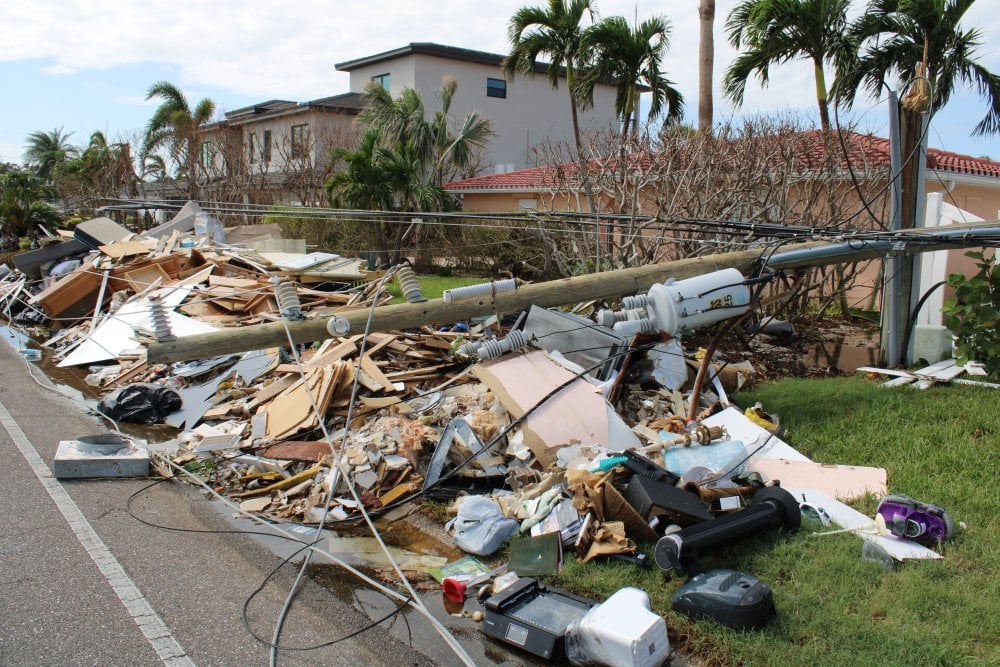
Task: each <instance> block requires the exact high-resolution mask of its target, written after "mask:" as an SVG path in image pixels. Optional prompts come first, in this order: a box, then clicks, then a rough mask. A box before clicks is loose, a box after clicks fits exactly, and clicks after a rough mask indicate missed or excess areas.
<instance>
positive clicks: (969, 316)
mask: <svg viewBox="0 0 1000 667" xmlns="http://www.w3.org/2000/svg"><path fill="white" fill-rule="evenodd" d="M965 255H966V257H971V258H973V259H975V260H976V266H978V267H979V271H978V272H977V273H976V274H975V275H973V276H972V277H969V278H966V277H965V276H964V275H962V274H961V273H952V274H951V275H949V276H948V285H950V286H951V287H953V288H954V289H955V296H953V297H950V298H948V299H946V300H945V302H944V308H943V309H942V310H943V312H944V316H945V321H944V323H945V326H947V327H948V328H949V329H951V332H952V333H953V334H955V337H956V339H957V341H956V346H955V351H956V353H957V355H958V363H959V364H964V363H966V362H967V361H969V360H970V359H975V360H976V361H979V362H981V363H982V364H983V365H985V366H986V370H987V371H988V372H989V374H990V375H992V376H997V375H998V374H1000V328H998V327H997V325H998V324H1000V270H998V269H997V266H996V263H995V261H994V257H995V252H994V254H992V255H990V256H989V257H987V256H986V255H985V254H984V253H982V252H979V251H973V252H967V253H965Z"/></svg>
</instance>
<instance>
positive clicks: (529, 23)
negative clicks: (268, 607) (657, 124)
mask: <svg viewBox="0 0 1000 667" xmlns="http://www.w3.org/2000/svg"><path fill="white" fill-rule="evenodd" d="M585 14H586V15H589V16H590V19H591V21H593V19H594V17H595V15H596V11H595V9H594V6H593V3H592V2H591V0H549V4H548V7H547V8H546V7H521V8H520V9H518V10H517V11H516V12H515V13H514V15H513V16H512V17H511V18H510V22H509V24H508V29H507V36H508V37H509V38H510V54H509V55H508V56H507V57H506V58H504V59H503V62H502V63H501V69H502V70H503V73H504V75H505V76H506V77H507V78H508V79H510V80H512V81H513V79H514V76H515V75H516V74H518V73H521V74H526V75H528V76H534V75H535V67H536V65H537V63H538V57H539V56H545V57H546V58H548V60H549V66H548V68H547V69H546V72H545V73H546V76H547V77H548V79H549V85H551V86H552V88H553V89H556V88H558V87H559V78H560V76H561V75H562V73H563V72H564V71H565V74H566V90H567V91H568V93H569V109H570V116H571V119H572V121H573V140H574V142H575V145H576V155H577V161H578V163H579V169H580V180H581V181H582V182H583V187H584V190H585V191H586V193H587V199H588V201H589V202H590V209H591V211H592V212H594V211H596V210H597V208H596V206H595V204H594V197H593V194H592V192H591V187H590V178H589V169H588V166H587V159H586V156H585V155H584V153H583V141H582V139H581V138H580V121H579V118H578V109H579V107H580V106H581V105H583V106H584V107H586V106H588V105H589V104H590V100H589V99H587V98H582V99H581V97H580V92H579V90H578V87H577V85H576V72H577V66H578V65H580V64H583V63H585V62H586V61H587V57H586V55H587V54H586V53H585V52H584V51H583V50H581V48H580V40H581V39H582V37H583V29H582V28H581V27H580V24H581V23H582V22H583V19H584V15H585Z"/></svg>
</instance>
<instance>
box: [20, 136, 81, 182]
mask: <svg viewBox="0 0 1000 667" xmlns="http://www.w3.org/2000/svg"><path fill="white" fill-rule="evenodd" d="M71 136H73V133H72V132H69V133H64V132H63V129H62V128H61V127H57V128H56V129H54V130H52V131H51V132H41V131H39V132H32V133H31V134H29V135H28V139H27V142H28V144H27V148H25V150H24V163H25V165H26V166H27V167H28V168H29V169H31V170H32V171H33V172H34V173H35V174H37V175H38V177H39V178H41V179H42V180H43V181H45V182H46V183H51V182H52V177H53V175H54V173H55V170H56V168H57V167H59V165H61V164H63V163H65V162H67V161H68V160H71V159H72V158H74V157H76V156H77V155H78V154H79V149H77V148H76V147H75V146H72V145H70V143H69V138H70V137H71Z"/></svg>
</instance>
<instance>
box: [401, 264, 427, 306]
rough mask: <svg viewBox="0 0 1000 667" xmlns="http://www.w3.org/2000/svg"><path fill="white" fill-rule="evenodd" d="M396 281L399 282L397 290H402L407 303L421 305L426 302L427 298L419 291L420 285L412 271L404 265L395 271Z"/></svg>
mask: <svg viewBox="0 0 1000 667" xmlns="http://www.w3.org/2000/svg"><path fill="white" fill-rule="evenodd" d="M396 280H398V281H399V288H400V289H401V290H403V298H405V299H406V302H407V303H421V302H423V301H427V297H425V296H424V293H423V292H422V291H420V283H418V282H417V275H416V274H415V273H413V269H411V268H410V267H409V266H406V265H405V264H403V265H401V266H400V267H399V268H398V269H396Z"/></svg>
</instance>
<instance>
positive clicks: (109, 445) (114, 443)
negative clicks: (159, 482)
mask: <svg viewBox="0 0 1000 667" xmlns="http://www.w3.org/2000/svg"><path fill="white" fill-rule="evenodd" d="M52 474H53V475H54V476H55V477H56V479H84V478H92V477H148V476H149V451H148V450H146V449H145V448H143V447H141V446H137V445H135V444H134V443H132V442H130V441H128V440H125V439H124V438H119V436H114V435H108V436H84V437H82V438H79V439H77V440H62V441H60V442H59V447H58V449H56V456H55V459H53V461H52Z"/></svg>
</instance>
